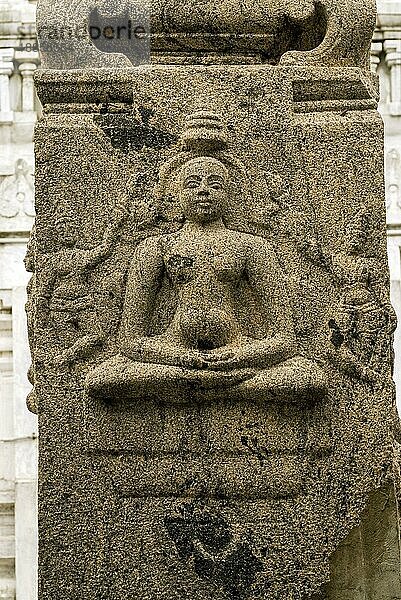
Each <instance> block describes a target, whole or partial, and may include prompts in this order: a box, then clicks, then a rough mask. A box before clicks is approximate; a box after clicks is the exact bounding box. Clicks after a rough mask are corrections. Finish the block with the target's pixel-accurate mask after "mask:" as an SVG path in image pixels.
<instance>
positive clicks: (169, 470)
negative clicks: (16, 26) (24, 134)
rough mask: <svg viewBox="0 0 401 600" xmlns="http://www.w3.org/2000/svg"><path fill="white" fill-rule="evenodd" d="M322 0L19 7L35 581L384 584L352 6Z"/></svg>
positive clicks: (377, 587) (110, 585)
mask: <svg viewBox="0 0 401 600" xmlns="http://www.w3.org/2000/svg"><path fill="white" fill-rule="evenodd" d="M322 4H323V9H324V10H321V8H319V9H317V8H315V4H309V3H308V4H306V3H305V4H299V3H286V4H285V5H283V3H281V4H280V3H277V6H276V7H275V8H274V10H273V8H271V3H269V2H261V5H262V6H263V7H264V8H263V12H262V11H261V12H260V14H259V13H258V14H256V12H255V11H256V8H255V3H249V4H248V5H246V6H245V5H244V4H243V3H241V2H239V1H238V2H236V1H235V0H234V1H233V2H232V3H231V4H230V11H229V12H227V11H225V10H223V7H222V6H220V4H215V5H214V8H213V11H212V12H211V10H210V6H209V5H208V4H202V7H200V6H199V3H196V2H189V3H185V6H184V4H181V5H180V6H181V8H180V7H178V8H177V4H176V3H173V2H172V1H170V0H168V1H167V2H165V3H164V5H163V10H162V11H161V9H160V5H159V4H158V3H157V2H151V3H150V4H149V6H150V9H151V15H147V17H148V18H147V19H146V22H147V23H151V25H152V29H151V30H150V32H147V31H146V28H144V29H145V33H144V34H141V38H140V39H141V40H142V41H141V44H142V43H145V42H146V41H147V42H148V43H150V48H148V50H149V52H148V54H147V53H146V52H145V51H144V48H143V46H141V47H140V48H138V55H137V56H133V52H134V51H135V48H134V49H133V47H130V48H129V49H127V45H126V43H125V41H124V43H122V42H121V40H118V39H117V38H116V37H113V36H114V34H115V32H116V31H117V30H118V28H120V34H121V35H122V32H123V30H121V28H122V27H123V26H124V24H123V21H121V19H122V17H121V14H124V19H126V17H127V15H131V16H132V18H134V17H135V18H137V16H138V15H136V14H135V9H134V7H133V6H131V5H129V8H127V9H126V10H125V8H126V6H127V4H124V7H125V8H124V11H118V10H116V12H114V11H113V10H111V9H109V10H108V12H106V11H103V10H101V9H100V8H98V9H96V10H95V11H92V12H91V11H89V10H88V9H87V8H86V7H85V5H84V4H83V3H80V4H79V6H78V4H77V3H76V4H75V5H74V6H72V5H71V3H70V2H68V3H67V2H65V4H63V2H61V1H60V2H59V3H58V4H57V6H55V5H54V2H50V1H47V0H44V1H43V2H41V4H40V5H39V22H38V31H39V34H40V42H41V52H42V60H43V62H42V67H43V68H42V69H40V70H38V72H37V74H36V75H35V80H36V84H37V89H38V94H39V98H40V100H41V102H42V104H43V106H44V111H43V117H42V118H41V120H40V121H39V123H38V124H37V126H36V133H35V140H36V209H37V216H36V221H35V229H34V232H33V233H32V238H31V242H30V246H29V249H28V254H27V259H26V264H27V267H28V269H29V271H30V272H32V280H31V283H30V286H29V293H28V304H27V308H28V311H27V314H28V330H29V342H30V347H31V353H32V367H31V369H30V381H31V383H32V384H33V389H32V391H31V393H30V394H29V397H28V406H29V408H30V410H32V411H34V412H37V414H38V417H39V428H40V436H39V440H40V449H39V452H40V466H41V468H40V476H39V478H40V480H39V529H40V535H39V540H40V543H39V600H54V599H55V598H64V597H66V598H67V597H68V598H69V599H71V600H78V599H82V598H85V600H97V599H99V598H107V599H110V600H111V599H112V600H126V599H127V598H130V600H139V599H141V600H142V599H144V598H148V599H149V600H150V599H151V600H165V599H167V598H168V599H169V600H184V599H186V598H191V599H192V600H209V599H211V598H213V600H234V599H238V600H239V599H241V600H262V599H263V600H277V599H278V598H280V599H284V598H299V599H300V600H301V599H302V600H306V599H307V598H314V599H319V600H340V599H341V600H344V598H349V599H350V600H351V599H352V600H360V599H361V598H363V597H364V598H369V600H393V599H394V598H398V597H401V582H400V557H399V543H398V539H399V524H398V521H397V516H396V515H397V510H398V505H397V497H398V494H399V491H398V487H397V486H398V475H397V473H398V467H397V448H398V446H397V441H396V440H397V439H399V436H400V427H399V420H398V416H397V414H396V411H395V406H394V382H393V380H392V378H391V368H392V362H393V359H392V347H391V343H392V334H393V331H394V327H395V318H394V311H393V309H392V307H391V305H390V300H389V275H388V265H387V257H386V227H385V202H384V177H383V162H384V161H383V154H384V151H383V125H382V121H381V119H380V116H379V114H378V112H377V77H376V76H374V75H372V74H371V73H370V70H369V47H370V40H371V36H372V32H373V28H374V22H375V10H374V2H373V0H372V1H371V0H350V1H349V2H347V3H340V2H339V3H338V4H335V5H334V3H329V2H326V1H325V0H323V2H322ZM121 6H122V5H119V7H121ZM269 7H270V8H269ZM262 14H263V16H262ZM323 14H324V15H325V18H324V19H323V16H322V15H323ZM119 15H120V16H119ZM71 22H74V23H76V24H77V26H79V27H81V26H82V25H84V24H87V23H88V22H89V23H94V22H96V24H97V25H96V27H98V29H99V31H100V32H101V31H103V29H104V28H106V30H107V32H108V33H107V39H108V40H110V42H111V41H113V44H112V45H110V46H107V48H108V50H109V51H108V52H101V50H100V48H101V47H105V44H106V42H105V41H104V40H103V41H102V44H100V42H99V43H96V44H95V43H94V42H95V41H97V40H92V41H91V40H90V39H89V36H88V38H87V39H80V40H67V39H66V40H64V39H63V40H61V39H58V40H57V41H56V42H55V41H54V40H51V39H50V38H49V39H46V31H47V29H46V27H48V25H49V24H51V25H55V26H56V25H57V27H58V28H59V30H62V28H63V27H65V26H67V24H68V23H71ZM45 25H46V27H45ZM113 32H114V33H113ZM125 33H127V32H125ZM99 35H100V34H99ZM53 42H54V43H53ZM97 42H98V41H97ZM293 48H297V49H298V50H297V51H294V50H293ZM149 54H150V61H149V62H146V61H145V60H142V59H144V57H146V56H147V55H149ZM131 60H132V63H133V64H135V66H134V67H133V66H132V65H131V63H130V61H131ZM127 61H128V64H127ZM106 67H107V68H106Z"/></svg>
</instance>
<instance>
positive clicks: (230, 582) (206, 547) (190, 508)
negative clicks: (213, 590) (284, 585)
mask: <svg viewBox="0 0 401 600" xmlns="http://www.w3.org/2000/svg"><path fill="white" fill-rule="evenodd" d="M164 525H165V527H166V530H167V533H168V535H169V537H170V538H171V539H172V540H173V541H174V543H175V546H176V549H177V552H178V555H179V557H180V559H181V560H186V561H189V560H191V562H192V564H193V568H194V570H195V573H196V574H197V575H198V577H200V578H202V579H206V580H209V581H210V582H212V583H214V584H215V585H217V586H219V587H221V588H223V590H224V591H225V593H226V594H227V597H228V598H229V599H230V600H241V599H244V600H245V599H246V598H248V595H249V593H250V588H251V586H252V584H253V583H254V581H255V577H256V574H257V573H258V572H259V571H262V570H263V563H262V561H261V560H260V559H259V558H258V557H257V556H255V555H254V554H253V552H252V549H251V548H250V546H249V544H248V543H247V542H244V541H241V542H239V541H236V540H235V539H234V536H233V534H232V531H231V528H230V526H229V524H228V523H227V521H226V520H225V519H224V517H222V516H221V515H220V514H219V513H213V512H211V511H209V510H208V509H207V508H205V507H199V506H196V505H194V504H184V505H182V506H180V507H178V510H177V514H174V515H167V516H166V517H165V519H164Z"/></svg>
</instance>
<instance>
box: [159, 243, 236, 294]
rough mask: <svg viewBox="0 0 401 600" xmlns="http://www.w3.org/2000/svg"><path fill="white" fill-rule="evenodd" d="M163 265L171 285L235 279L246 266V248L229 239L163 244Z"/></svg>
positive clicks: (231, 280)
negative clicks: (237, 245)
mask: <svg viewBox="0 0 401 600" xmlns="http://www.w3.org/2000/svg"><path fill="white" fill-rule="evenodd" d="M163 260H164V266H165V270H166V273H167V275H168V277H169V279H170V281H171V282H172V283H173V284H177V285H182V284H187V283H189V282H191V281H197V282H198V283H199V281H201V280H204V281H207V282H209V283H212V282H213V281H216V282H218V281H220V282H225V283H230V282H233V283H234V282H236V281H238V280H239V279H240V278H241V277H242V276H243V275H244V271H245V266H246V249H245V248H241V247H236V246H235V245H234V244H232V243H230V241H228V240H224V239H220V240H215V241H202V240H199V239H198V240H191V241H188V240H185V239H183V240H177V241H174V242H172V243H169V244H167V245H166V247H165V251H164V255H163Z"/></svg>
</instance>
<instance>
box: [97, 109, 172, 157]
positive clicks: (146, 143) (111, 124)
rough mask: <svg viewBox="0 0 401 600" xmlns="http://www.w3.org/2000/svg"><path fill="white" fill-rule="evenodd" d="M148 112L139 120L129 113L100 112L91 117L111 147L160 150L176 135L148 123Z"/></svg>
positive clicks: (168, 144) (131, 149) (129, 149)
mask: <svg viewBox="0 0 401 600" xmlns="http://www.w3.org/2000/svg"><path fill="white" fill-rule="evenodd" d="M150 116H151V115H150V113H149V112H147V113H146V114H145V121H143V122H141V121H139V120H138V119H136V118H134V117H133V116H132V115H131V114H110V113H107V114H100V115H94V117H93V119H94V122H95V124H96V125H97V126H99V127H100V128H101V129H102V131H103V133H104V134H105V135H106V136H107V137H108V138H109V140H110V142H111V145H112V146H113V148H116V149H117V150H120V151H121V152H124V153H125V154H126V153H128V152H130V151H133V150H134V151H135V150H137V151H138V150H141V149H142V148H144V147H148V148H154V149H156V150H161V149H162V148H169V147H170V146H172V145H173V144H174V143H175V142H176V141H177V139H178V138H177V136H175V135H172V134H171V133H168V132H166V131H162V130H160V129H157V128H156V127H153V126H151V125H149V119H150Z"/></svg>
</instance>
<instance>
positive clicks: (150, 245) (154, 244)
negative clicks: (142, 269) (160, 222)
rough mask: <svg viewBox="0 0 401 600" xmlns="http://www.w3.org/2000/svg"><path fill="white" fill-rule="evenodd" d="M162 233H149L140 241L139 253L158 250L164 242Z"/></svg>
mask: <svg viewBox="0 0 401 600" xmlns="http://www.w3.org/2000/svg"><path fill="white" fill-rule="evenodd" d="M163 237H165V236H162V235H149V236H148V237H146V238H144V239H143V240H141V241H140V242H139V244H138V245H137V247H136V251H137V253H141V254H142V253H147V252H154V251H158V250H159V249H160V247H161V244H162V238H163Z"/></svg>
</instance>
